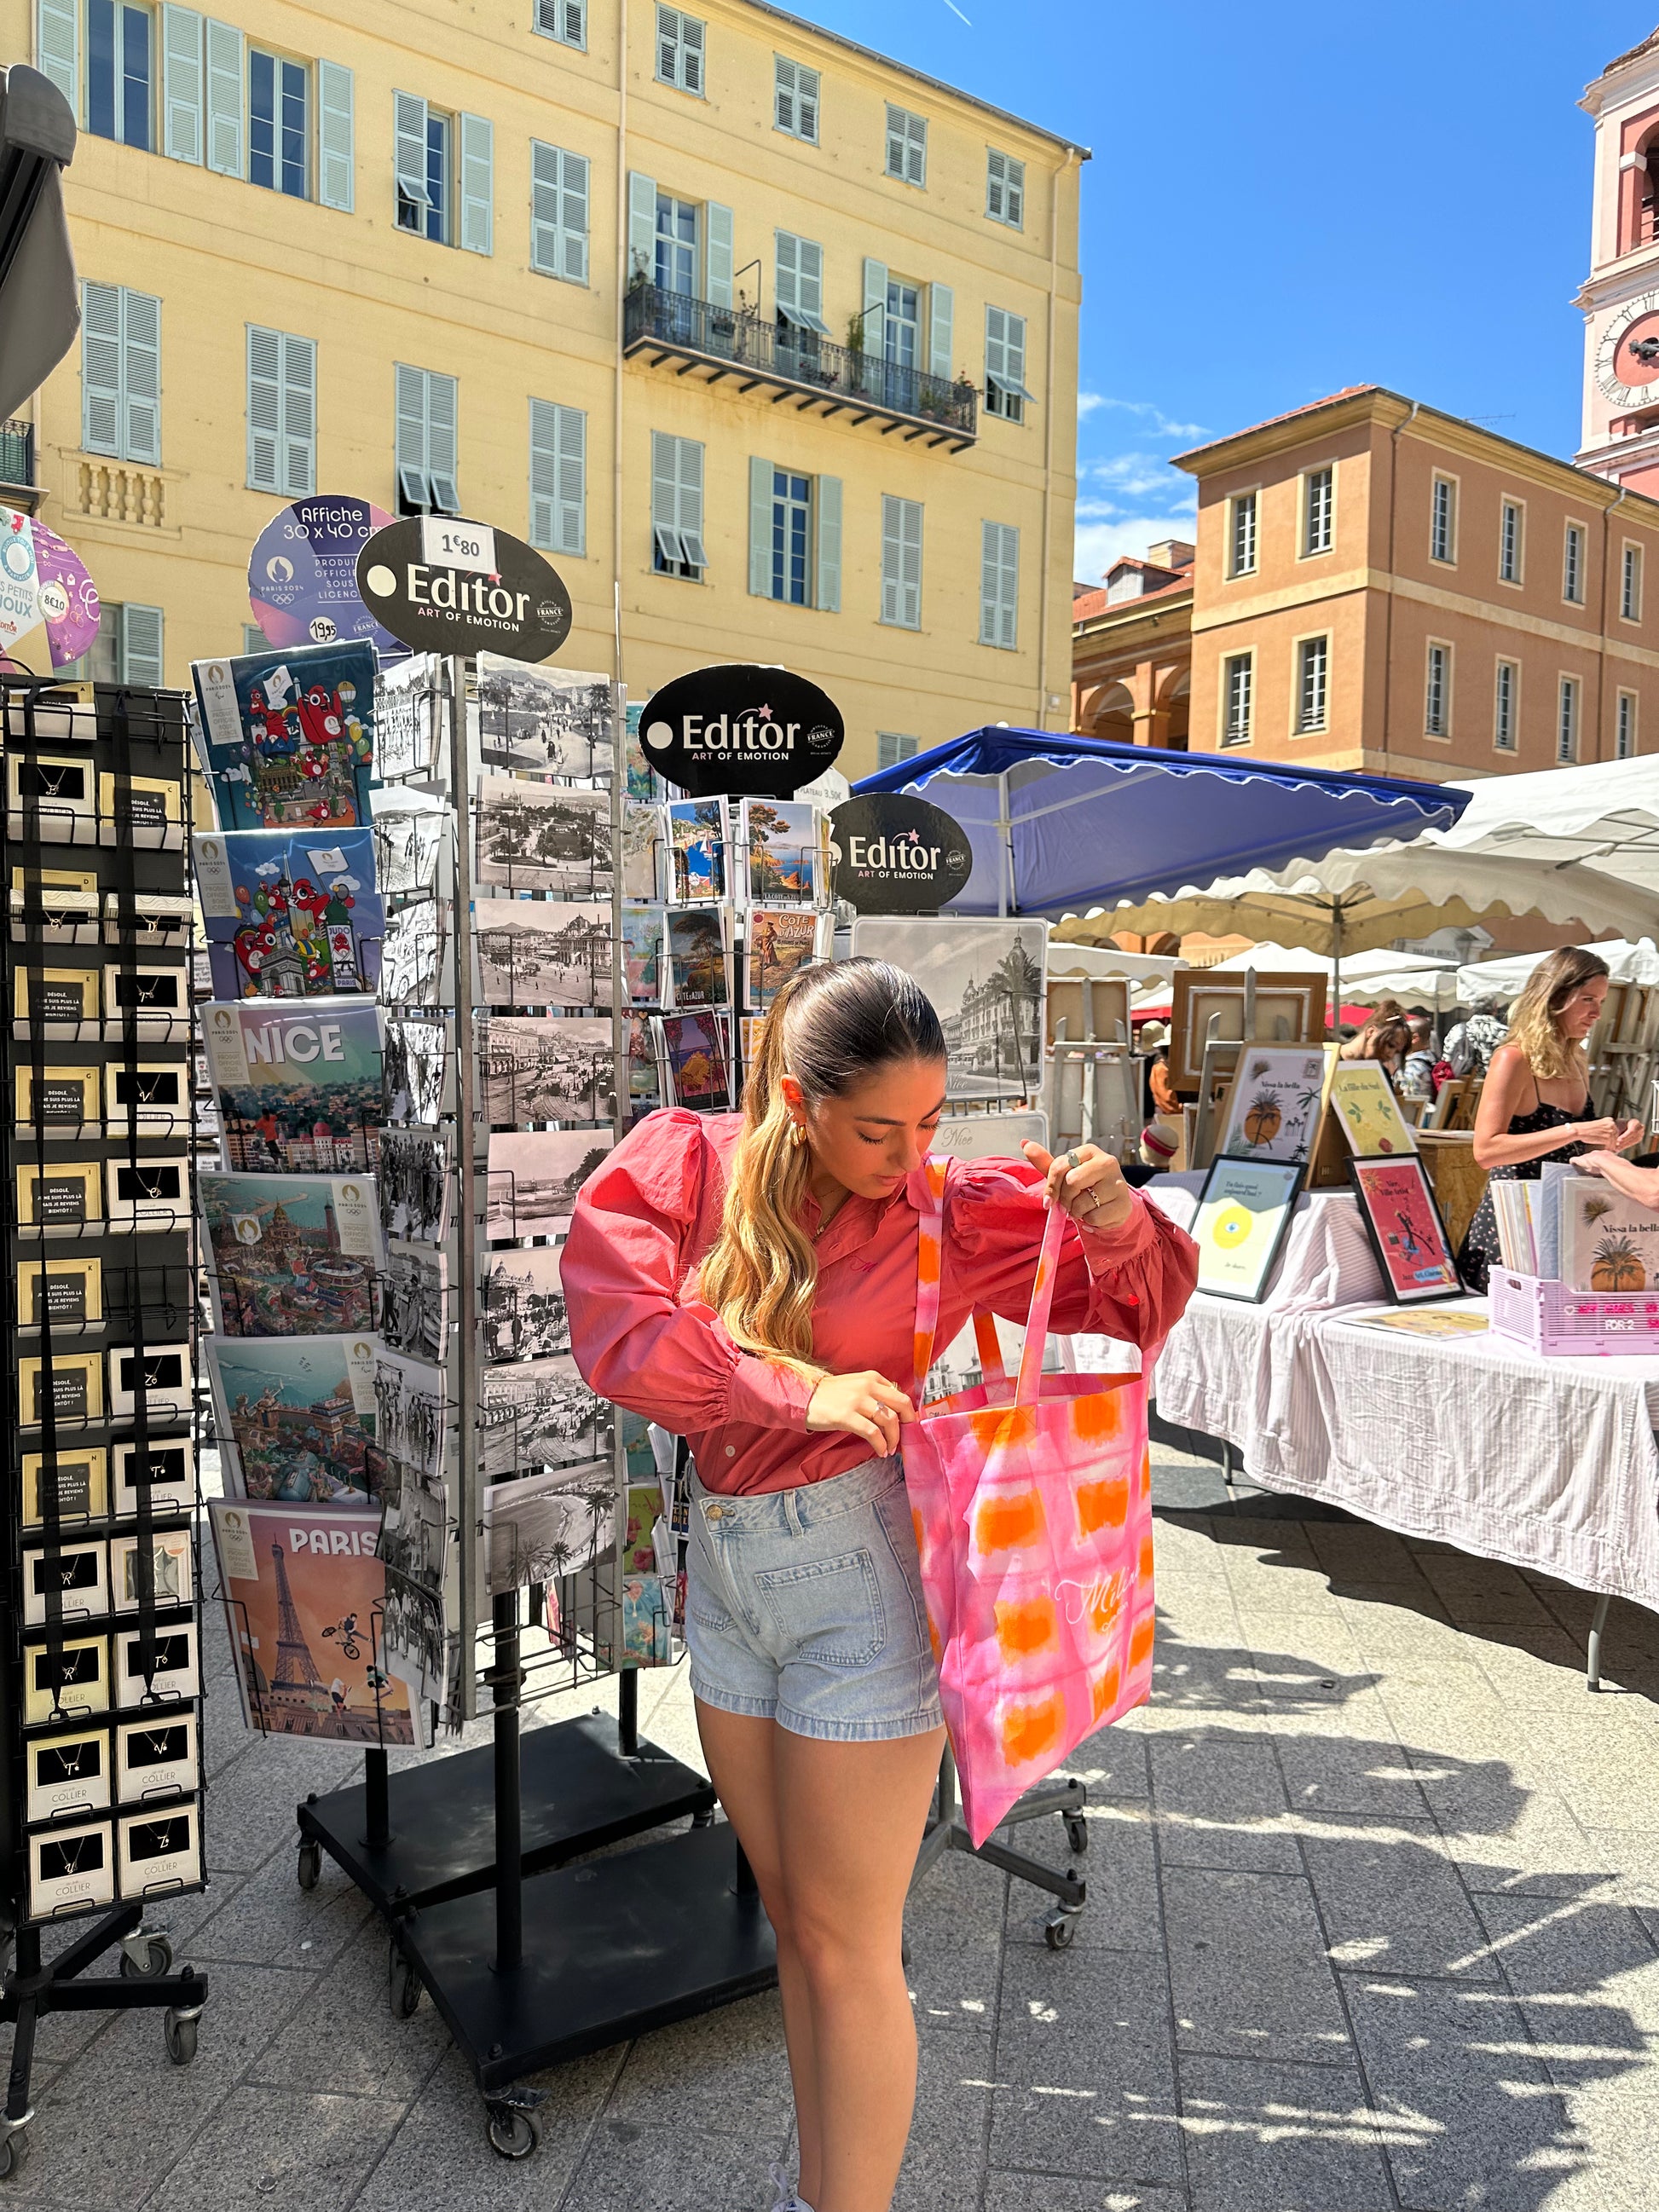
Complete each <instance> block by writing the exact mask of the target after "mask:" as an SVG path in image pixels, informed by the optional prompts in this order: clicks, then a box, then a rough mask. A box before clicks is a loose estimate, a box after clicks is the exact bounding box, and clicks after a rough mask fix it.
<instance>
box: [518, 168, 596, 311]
mask: <svg viewBox="0 0 1659 2212" xmlns="http://www.w3.org/2000/svg"><path fill="white" fill-rule="evenodd" d="M530 265H531V267H532V269H535V270H539V271H540V272H541V274H542V275H543V276H561V277H562V278H563V279H564V281H565V283H567V284H586V282H587V157H586V155H585V154H568V153H566V151H565V150H564V149H563V147H562V146H544V145H543V144H542V143H541V141H540V140H539V139H537V138H532V140H531V142H530Z"/></svg>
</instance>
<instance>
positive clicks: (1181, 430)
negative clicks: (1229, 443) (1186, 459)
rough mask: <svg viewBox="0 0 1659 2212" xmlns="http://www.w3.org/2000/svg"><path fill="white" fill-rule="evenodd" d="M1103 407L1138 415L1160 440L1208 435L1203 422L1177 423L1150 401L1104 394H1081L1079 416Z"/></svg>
mask: <svg viewBox="0 0 1659 2212" xmlns="http://www.w3.org/2000/svg"><path fill="white" fill-rule="evenodd" d="M1101 407H1115V408H1116V409H1118V410H1120V412H1121V413H1123V414H1125V415H1138V416H1139V417H1140V418H1141V420H1142V421H1143V422H1146V423H1147V424H1148V425H1149V426H1150V427H1151V428H1152V429H1154V430H1155V431H1156V432H1157V433H1158V436H1159V437H1160V438H1202V437H1205V436H1206V435H1208V433H1207V432H1206V429H1205V427H1204V425H1203V423H1202V422H1176V421H1175V420H1174V419H1173V417H1171V416H1168V415H1166V414H1165V413H1164V410H1163V409H1162V408H1161V407H1159V406H1158V405H1156V404H1154V403H1153V402H1152V400H1150V399H1113V398H1109V396H1108V395H1107V394H1106V393H1105V392H1079V394H1078V396H1077V411H1078V413H1079V416H1083V415H1092V414H1094V413H1095V411H1096V410H1097V409H1098V408H1101Z"/></svg>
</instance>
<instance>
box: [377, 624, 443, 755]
mask: <svg viewBox="0 0 1659 2212" xmlns="http://www.w3.org/2000/svg"><path fill="white" fill-rule="evenodd" d="M444 689H445V674H444V663H443V659H442V657H441V655H440V654H438V653H410V655H409V657H408V659H404V660H384V661H382V662H381V663H380V669H379V671H378V672H377V673H376V676H375V679H374V773H375V775H378V776H379V777H380V781H382V783H386V782H390V781H391V780H392V778H393V777H394V776H401V775H423V776H429V775H431V774H432V773H433V771H434V769H435V768H436V766H437V763H438V737H439V732H440V731H441V729H442V727H443V723H444V713H443V700H444Z"/></svg>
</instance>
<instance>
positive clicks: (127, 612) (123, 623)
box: [58, 599, 264, 684]
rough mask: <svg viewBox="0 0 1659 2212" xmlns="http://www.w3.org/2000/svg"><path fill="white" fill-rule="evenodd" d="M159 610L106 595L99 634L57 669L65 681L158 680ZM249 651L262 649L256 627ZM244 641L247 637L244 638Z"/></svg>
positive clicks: (96, 682) (160, 680) (142, 681)
mask: <svg viewBox="0 0 1659 2212" xmlns="http://www.w3.org/2000/svg"><path fill="white" fill-rule="evenodd" d="M161 629H162V623H161V608H160V607H143V606H138V605H135V604H134V602H133V601H132V600H131V599H129V600H128V601H127V602H126V604H125V605H117V604H114V603H112V601H110V600H108V599H106V600H105V601H104V604H103V606H102V608H101V609H100V612H99V616H98V635H97V636H96V637H94V640H93V641H92V643H91V644H90V645H89V646H88V648H87V650H86V651H85V652H84V653H82V655H81V657H80V659H78V660H72V661H70V662H69V663H68V664H67V665H65V666H64V667H63V668H60V669H59V670H58V675H59V676H60V677H61V678H63V679H64V682H65V683H80V684H161V682H162V681H163V680H164V678H163V674H162V665H161V663H162V655H161ZM253 635H254V639H255V641H256V642H255V644H254V645H253V646H252V647H250V648H249V649H250V650H251V651H255V652H258V651H263V649H264V638H263V637H262V636H261V635H260V634H259V632H258V630H255V631H254V633H253ZM245 642H246V640H245Z"/></svg>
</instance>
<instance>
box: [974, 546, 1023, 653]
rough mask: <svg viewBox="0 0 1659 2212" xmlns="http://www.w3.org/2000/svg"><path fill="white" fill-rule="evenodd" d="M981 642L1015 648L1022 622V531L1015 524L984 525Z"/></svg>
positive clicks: (980, 616) (981, 555) (1011, 649)
mask: <svg viewBox="0 0 1659 2212" xmlns="http://www.w3.org/2000/svg"><path fill="white" fill-rule="evenodd" d="M980 531H981V537H980V587H979V641H980V643H981V645H994V646H997V647H1000V649H1001V650H1002V651H1003V652H1005V653H1012V651H1013V650H1014V649H1015V646H1016V642H1017V640H1018V622H1019V532H1018V530H1016V529H1014V528H1013V527H1012V525H1011V524H1008V523H1005V522H986V523H981V526H980Z"/></svg>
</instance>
